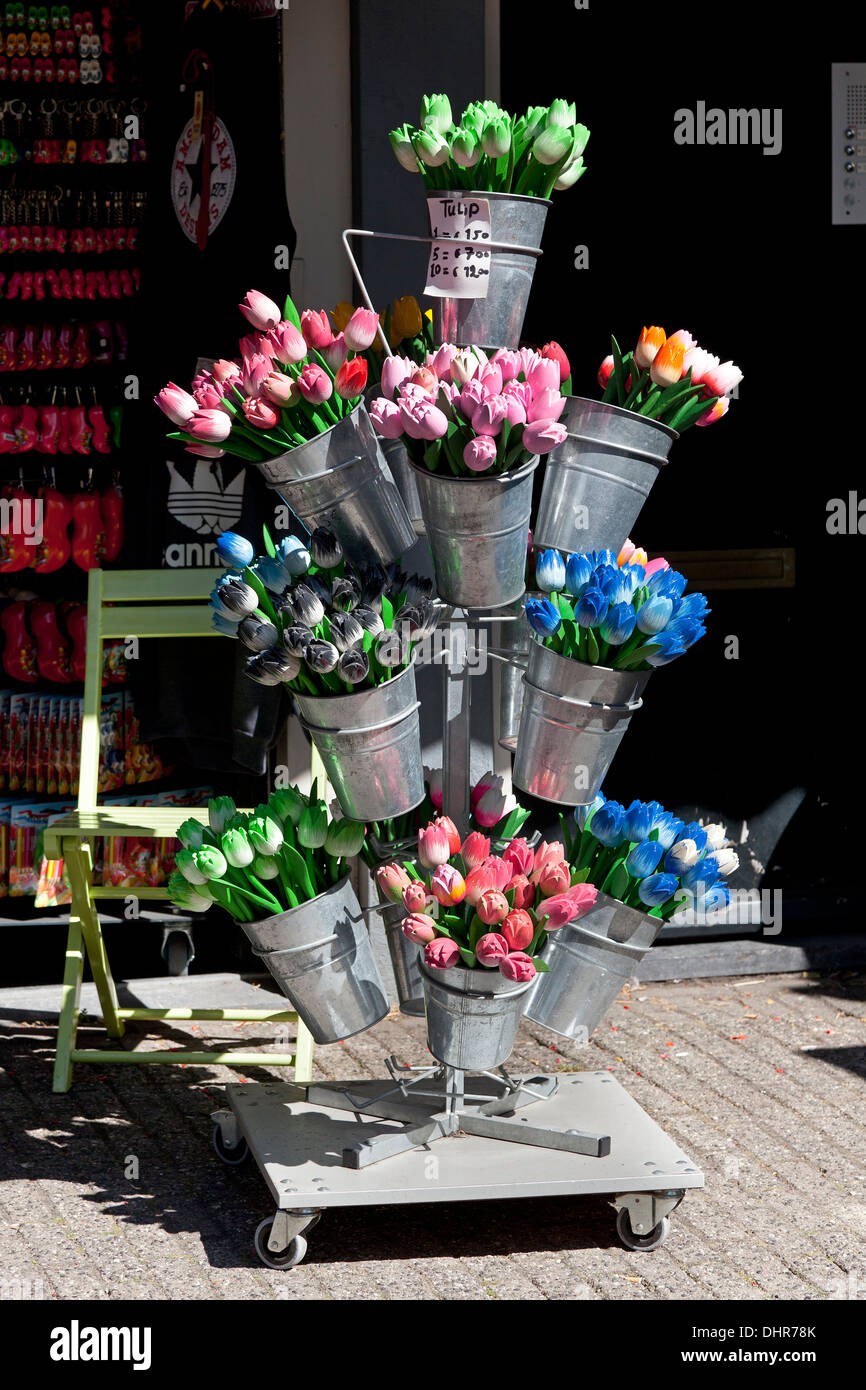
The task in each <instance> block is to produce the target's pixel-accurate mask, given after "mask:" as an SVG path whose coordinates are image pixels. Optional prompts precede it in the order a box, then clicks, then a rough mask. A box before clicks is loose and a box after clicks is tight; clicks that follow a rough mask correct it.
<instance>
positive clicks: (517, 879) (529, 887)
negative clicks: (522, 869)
mask: <svg viewBox="0 0 866 1390" xmlns="http://www.w3.org/2000/svg"><path fill="white" fill-rule="evenodd" d="M508 891H509V893H513V894H514V906H515V907H532V904H533V903H534V902H535V884H534V883H530V882H529V879H528V878H527V877H526V874H515V876H514V878H513V879H512V880H511V882H510V883H509V885H508Z"/></svg>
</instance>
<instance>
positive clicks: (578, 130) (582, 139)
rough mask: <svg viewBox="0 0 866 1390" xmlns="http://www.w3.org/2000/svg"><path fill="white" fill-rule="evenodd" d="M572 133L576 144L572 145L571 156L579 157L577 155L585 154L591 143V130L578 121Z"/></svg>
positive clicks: (573, 157)
mask: <svg viewBox="0 0 866 1390" xmlns="http://www.w3.org/2000/svg"><path fill="white" fill-rule="evenodd" d="M572 134H573V136H574V145H573V146H572V150H571V157H572V159H577V156H578V155H579V154H583V152H584V150H585V149H586V147H587V145H588V144H589V130H588V128H587V127H586V126H585V125H582V124H581V123H580V122H578V124H577V125H575V126H574V128H573V130H572Z"/></svg>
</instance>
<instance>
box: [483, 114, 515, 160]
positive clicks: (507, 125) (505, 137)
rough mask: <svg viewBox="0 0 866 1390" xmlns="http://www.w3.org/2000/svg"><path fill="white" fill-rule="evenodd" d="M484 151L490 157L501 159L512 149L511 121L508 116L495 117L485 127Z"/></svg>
mask: <svg viewBox="0 0 866 1390" xmlns="http://www.w3.org/2000/svg"><path fill="white" fill-rule="evenodd" d="M481 144H482V145H483V147H484V153H485V154H486V155H487V157H488V158H489V159H501V158H502V157H503V155H506V154H508V151H509V150H510V149H511V121H510V120H509V118H508V117H507V116H505V117H504V118H502V117H494V119H493V120H491V121H488V123H487V125H486V126H485V127H484V134H483V135H482V137H481Z"/></svg>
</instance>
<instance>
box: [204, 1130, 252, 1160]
mask: <svg viewBox="0 0 866 1390" xmlns="http://www.w3.org/2000/svg"><path fill="white" fill-rule="evenodd" d="M213 1146H214V1149H215V1150H216V1153H217V1154H218V1156H219V1157H220V1158H221V1159H222V1161H223V1163H229V1164H231V1165H232V1166H233V1167H235V1166H237V1164H239V1163H246V1161H247V1159H248V1158H249V1156H250V1151H249V1147H248V1145H247V1141H246V1139H241V1141H240V1142H239V1143H238V1144H231V1145H230V1144H227V1143H226V1141H225V1140H224V1139H223V1132H222V1130H221V1129H220V1127H219V1125H214V1127H213Z"/></svg>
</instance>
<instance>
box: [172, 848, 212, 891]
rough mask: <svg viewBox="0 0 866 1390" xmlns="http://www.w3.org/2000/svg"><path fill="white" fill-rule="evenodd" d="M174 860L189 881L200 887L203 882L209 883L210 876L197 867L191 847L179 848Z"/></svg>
mask: <svg viewBox="0 0 866 1390" xmlns="http://www.w3.org/2000/svg"><path fill="white" fill-rule="evenodd" d="M174 862H175V865H176V866H177V868H178V869H179V870H180V872H181V874H182V875H183V877H184V878H185V879H186V881H187V883H192V884H193V885H195V886H196V887H200V886H201V884H203V883H207V880H208V876H207V874H203V873H202V872H201V870H200V869H197V868H196V866H195V859H194V858H193V852H192V850H191V849H179V850H178V852H177V854H176V855H175V856H174Z"/></svg>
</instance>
